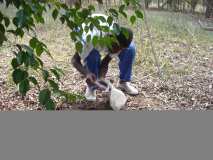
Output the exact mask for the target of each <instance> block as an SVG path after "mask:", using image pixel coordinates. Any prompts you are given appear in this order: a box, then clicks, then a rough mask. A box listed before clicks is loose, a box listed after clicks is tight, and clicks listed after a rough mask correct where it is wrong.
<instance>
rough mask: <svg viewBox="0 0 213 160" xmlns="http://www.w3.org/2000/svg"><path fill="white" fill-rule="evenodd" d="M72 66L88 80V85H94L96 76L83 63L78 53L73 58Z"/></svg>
mask: <svg viewBox="0 0 213 160" xmlns="http://www.w3.org/2000/svg"><path fill="white" fill-rule="evenodd" d="M72 65H73V66H74V67H75V68H76V69H77V70H78V71H79V72H80V73H81V74H82V75H83V76H84V77H85V78H86V79H87V80H86V82H87V84H88V85H94V82H95V81H96V76H95V75H94V74H93V73H90V72H89V71H88V70H87V69H86V68H85V67H84V66H83V65H82V63H81V57H80V56H79V54H78V53H75V55H74V56H73V57H72Z"/></svg>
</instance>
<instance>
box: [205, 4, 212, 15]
mask: <svg viewBox="0 0 213 160" xmlns="http://www.w3.org/2000/svg"><path fill="white" fill-rule="evenodd" d="M205 15H206V18H213V0H206V14H205Z"/></svg>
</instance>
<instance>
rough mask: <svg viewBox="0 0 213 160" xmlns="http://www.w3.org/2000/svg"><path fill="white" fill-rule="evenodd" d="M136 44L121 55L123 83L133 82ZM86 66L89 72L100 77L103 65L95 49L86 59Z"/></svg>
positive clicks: (124, 50)
mask: <svg viewBox="0 0 213 160" xmlns="http://www.w3.org/2000/svg"><path fill="white" fill-rule="evenodd" d="M135 54H136V51H135V44H134V43H133V42H132V43H131V44H130V46H129V47H128V48H126V49H123V50H122V51H121V53H120V54H119V56H118V57H119V60H120V61H119V70H120V80H121V81H127V82H128V81H131V78H132V67H133V63H134V60H135ZM85 64H86V67H87V68H88V70H89V71H90V72H92V73H94V74H95V75H96V77H99V75H98V74H99V69H100V65H101V56H100V53H99V51H97V50H96V49H93V50H92V51H91V52H90V54H89V56H88V57H87V58H86V59H85Z"/></svg>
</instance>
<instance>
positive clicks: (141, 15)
mask: <svg viewBox="0 0 213 160" xmlns="http://www.w3.org/2000/svg"><path fill="white" fill-rule="evenodd" d="M135 14H136V15H137V17H138V18H141V19H143V18H144V16H143V13H142V12H141V11H140V10H136V11H135Z"/></svg>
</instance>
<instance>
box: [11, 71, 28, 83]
mask: <svg viewBox="0 0 213 160" xmlns="http://www.w3.org/2000/svg"><path fill="white" fill-rule="evenodd" d="M12 77H13V81H14V82H15V84H18V83H20V82H21V81H23V80H24V79H26V78H27V77H28V73H27V72H26V71H23V70H21V69H15V70H14V71H13V73H12Z"/></svg>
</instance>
